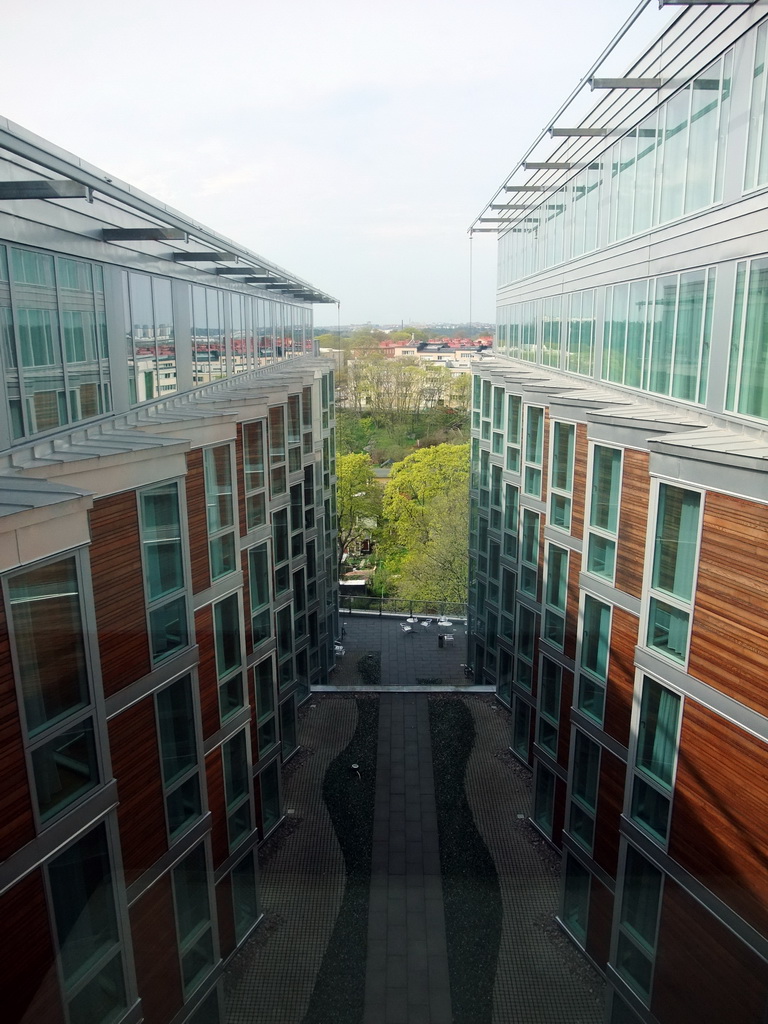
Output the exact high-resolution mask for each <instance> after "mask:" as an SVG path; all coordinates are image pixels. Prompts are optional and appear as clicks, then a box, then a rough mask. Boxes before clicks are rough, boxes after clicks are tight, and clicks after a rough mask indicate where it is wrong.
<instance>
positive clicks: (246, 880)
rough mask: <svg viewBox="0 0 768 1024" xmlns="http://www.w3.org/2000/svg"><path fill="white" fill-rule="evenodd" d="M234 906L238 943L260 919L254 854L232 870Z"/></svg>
mask: <svg viewBox="0 0 768 1024" xmlns="http://www.w3.org/2000/svg"><path fill="white" fill-rule="evenodd" d="M232 905H233V908H234V913H235V936H236V938H237V941H238V942H242V941H243V939H244V938H245V937H246V935H247V934H248V932H249V931H250V930H251V928H253V926H254V925H255V924H256V922H257V921H258V919H259V897H258V890H257V887H256V867H255V864H254V860H253V853H249V854H247V855H246V856H245V857H243V859H242V860H241V861H240V862H239V863H238V864H236V865H235V866H234V867H233V868H232Z"/></svg>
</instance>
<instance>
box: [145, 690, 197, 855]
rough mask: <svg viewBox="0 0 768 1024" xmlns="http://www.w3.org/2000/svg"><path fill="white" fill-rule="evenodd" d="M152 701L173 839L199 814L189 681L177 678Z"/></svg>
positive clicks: (195, 746)
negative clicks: (155, 713) (155, 709)
mask: <svg viewBox="0 0 768 1024" xmlns="http://www.w3.org/2000/svg"><path fill="white" fill-rule="evenodd" d="M155 699H156V706H157V727H158V736H159V740H160V761H161V764H162V770H163V791H164V793H165V810H166V816H167V821H168V835H169V836H170V838H171V839H172V840H173V839H175V838H176V836H178V835H180V834H181V833H182V832H184V831H185V830H186V828H187V826H188V825H190V824H191V823H192V822H193V821H197V819H198V818H199V817H200V815H201V813H202V805H201V800H200V778H199V772H198V753H197V734H196V720H197V716H196V714H195V707H194V703H193V700H192V680H191V678H190V677H189V676H184V678H183V679H178V680H177V681H176V682H175V683H172V684H171V685H170V686H167V687H166V688H165V689H164V690H160V692H159V693H158V694H157V696H156V698H155Z"/></svg>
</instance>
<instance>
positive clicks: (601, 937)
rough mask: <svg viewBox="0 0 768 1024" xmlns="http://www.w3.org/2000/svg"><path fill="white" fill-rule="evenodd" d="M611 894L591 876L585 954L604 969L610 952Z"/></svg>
mask: <svg viewBox="0 0 768 1024" xmlns="http://www.w3.org/2000/svg"><path fill="white" fill-rule="evenodd" d="M612 919H613V893H612V892H611V891H610V889H606V887H605V886H604V885H603V883H602V882H600V881H598V879H597V878H595V876H594V875H593V876H592V880H591V882H590V887H589V920H588V922H587V953H589V955H590V956H591V957H592V959H593V960H594V961H595V963H596V964H597V965H598V967H601V968H604V967H605V965H606V964H607V963H608V956H609V954H610V951H611V922H612Z"/></svg>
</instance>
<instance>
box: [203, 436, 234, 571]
mask: <svg viewBox="0 0 768 1024" xmlns="http://www.w3.org/2000/svg"><path fill="white" fill-rule="evenodd" d="M204 461H205V503H206V509H207V520H208V551H209V554H210V559H211V580H218V579H220V578H221V577H222V576H226V575H227V574H228V573H230V572H234V571H235V569H237V568H238V565H237V556H236V544H235V508H234V494H233V490H232V450H231V448H230V446H229V445H228V444H222V445H218V446H217V447H216V448H206V449H205V453H204Z"/></svg>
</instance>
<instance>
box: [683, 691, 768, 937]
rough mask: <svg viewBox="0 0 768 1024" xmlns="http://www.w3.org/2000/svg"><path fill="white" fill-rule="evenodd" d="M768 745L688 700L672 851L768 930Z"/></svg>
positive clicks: (760, 927)
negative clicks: (767, 795)
mask: <svg viewBox="0 0 768 1024" xmlns="http://www.w3.org/2000/svg"><path fill="white" fill-rule="evenodd" d="M766 779H768V746H766V744H765V743H763V742H761V741H760V740H759V739H756V738H755V737H754V736H751V735H750V734H748V733H745V732H743V731H742V730H741V729H739V728H738V727H737V726H735V725H732V724H731V723H730V722H727V721H726V720H725V719H723V718H720V717H719V716H718V715H716V714H714V713H713V712H711V711H709V710H708V709H706V708H703V707H701V705H699V704H696V703H695V702H694V701H692V700H688V701H686V703H685V710H684V714H683V723H682V729H681V734H680V751H679V755H678V766H677V777H676V780H675V794H674V802H673V809H672V823H671V826H670V840H669V853H670V856H671V857H673V858H674V859H675V860H676V861H677V862H678V863H679V864H681V865H682V866H683V867H684V868H685V869H686V870H687V871H690V873H691V874H692V875H694V876H695V877H696V878H698V879H699V880H700V881H701V882H702V883H703V884H704V885H705V886H706V887H707V888H708V889H710V890H711V891H712V892H713V893H715V895H717V896H719V897H720V898H721V899H722V900H724V901H725V902H726V903H728V904H729V905H730V906H732V907H733V909H734V910H735V911H736V912H737V913H738V914H739V915H740V916H741V917H743V918H744V919H745V920H746V921H748V922H749V923H750V924H751V925H752V926H753V927H755V928H757V930H758V931H760V932H762V934H763V935H767V934H768V856H766V851H768V802H767V801H766V799H765V780H766Z"/></svg>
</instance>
